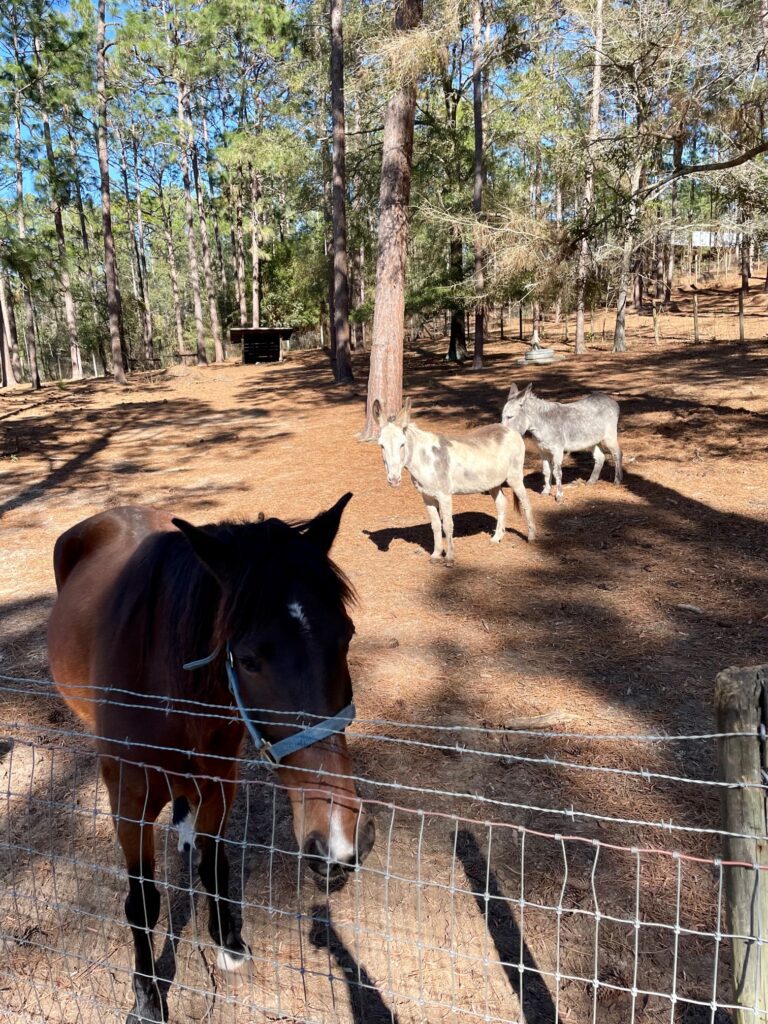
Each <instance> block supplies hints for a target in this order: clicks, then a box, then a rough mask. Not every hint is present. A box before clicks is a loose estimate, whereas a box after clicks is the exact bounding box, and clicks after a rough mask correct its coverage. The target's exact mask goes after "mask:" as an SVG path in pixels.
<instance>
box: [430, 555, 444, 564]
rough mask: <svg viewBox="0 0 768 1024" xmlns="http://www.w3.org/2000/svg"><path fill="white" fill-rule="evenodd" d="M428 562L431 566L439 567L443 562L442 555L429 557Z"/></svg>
mask: <svg viewBox="0 0 768 1024" xmlns="http://www.w3.org/2000/svg"><path fill="white" fill-rule="evenodd" d="M429 560H430V562H431V563H432V565H440V563H441V562H442V560H443V556H442V555H430V556H429Z"/></svg>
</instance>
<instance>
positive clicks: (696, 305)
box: [693, 292, 699, 345]
mask: <svg viewBox="0 0 768 1024" xmlns="http://www.w3.org/2000/svg"><path fill="white" fill-rule="evenodd" d="M693 340H694V342H695V343H696V344H697V345H698V343H699V296H698V295H697V294H696V293H695V292H694V293H693Z"/></svg>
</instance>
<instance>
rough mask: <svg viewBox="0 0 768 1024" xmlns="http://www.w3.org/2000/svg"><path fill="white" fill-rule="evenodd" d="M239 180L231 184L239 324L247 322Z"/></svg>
mask: <svg viewBox="0 0 768 1024" xmlns="http://www.w3.org/2000/svg"><path fill="white" fill-rule="evenodd" d="M240 185H241V182H240V181H235V182H233V184H232V194H233V196H234V202H235V223H234V225H233V227H232V255H233V258H234V261H235V293H236V295H237V307H238V310H239V313H240V326H241V327H245V326H246V325H247V324H248V302H247V300H246V296H245V245H244V244H243V196H242V192H241V191H240Z"/></svg>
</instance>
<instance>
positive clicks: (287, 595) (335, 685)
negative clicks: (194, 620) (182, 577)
mask: <svg viewBox="0 0 768 1024" xmlns="http://www.w3.org/2000/svg"><path fill="white" fill-rule="evenodd" d="M351 497H352V495H351V494H345V495H344V496H343V497H342V498H341V499H340V500H339V501H337V502H336V504H335V505H334V506H333V507H332V508H330V509H328V510H327V511H325V512H321V513H320V515H318V516H316V517H315V518H314V519H311V520H309V522H307V523H303V524H300V525H296V526H291V525H289V524H288V523H284V522H282V521H281V520H279V519H267V520H266V521H264V522H258V523H244V524H242V525H231V524H225V525H223V526H219V527H208V528H205V529H197V528H196V527H194V526H190V524H189V523H185V522H183V521H181V520H174V522H175V524H176V526H177V527H178V528H179V529H180V530H181V531H182V532H183V533H184V534H185V535H186V537H187V539H188V541H189V542H190V544H191V545H192V548H193V550H194V552H195V554H196V555H197V557H198V559H199V560H200V561H201V562H202V563H203V565H204V566H205V568H206V569H207V570H208V571H209V572H210V573H211V575H212V576H213V577H214V578H215V579H216V581H217V582H218V584H219V587H220V590H221V600H220V610H219V621H218V624H217V639H218V640H219V641H220V642H226V643H227V645H228V647H229V650H230V651H231V653H232V659H233V669H234V673H235V679H236V682H237V684H238V686H239V691H240V696H241V700H242V704H243V705H244V707H245V708H246V709H254V710H252V711H250V715H249V717H250V721H251V723H252V725H253V726H255V728H256V729H257V730H258V732H259V733H260V734H261V736H262V737H263V738H264V739H265V740H266V741H267V743H268V744H271V745H272V747H274V748H276V751H277V750H279V749H280V748H279V746H277V745H278V744H279V743H280V741H281V740H285V739H286V738H287V737H296V736H298V735H299V734H300V733H301V732H302V731H303V730H306V729H308V728H309V727H311V726H313V725H318V724H319V723H321V722H324V721H328V720H330V719H333V717H334V716H337V715H339V713H340V712H342V711H346V710H347V709H348V706H349V705H350V704H351V701H352V681H351V678H350V674H349V668H348V666H347V652H348V649H349V644H350V641H351V639H352V636H353V635H354V632H355V627H354V624H353V622H352V619H351V618H350V616H349V614H348V608H349V605H350V604H351V602H352V600H353V592H352V588H351V585H350V584H349V582H348V581H347V579H346V577H345V576H344V575H343V573H342V572H341V571H340V570H339V569H338V568H337V567H336V566H335V565H334V563H333V562H332V561H331V560H330V558H329V557H328V553H329V551H330V548H331V545H332V544H333V541H334V539H335V537H336V533H337V531H338V528H339V523H340V521H341V515H342V512H343V511H344V507H345V506H346V504H347V502H348V501H349V499H350V498H351ZM344 724H345V722H342V723H341V724H340V725H338V727H337V728H335V729H332V730H330V734H328V735H325V736H323V737H319V738H318V739H317V740H316V741H315V742H311V743H310V744H309V745H306V746H303V747H301V748H300V749H291V750H290V751H286V753H285V754H284V756H280V757H279V763H278V765H277V774H278V777H279V778H280V781H281V783H282V784H283V785H284V786H285V787H286V788H287V790H288V795H289V797H290V800H291V804H292V808H293V827H294V832H295V834H296V839H297V841H298V843H299V846H300V848H301V849H302V851H303V853H304V854H305V855H306V857H307V862H308V864H309V866H310V867H311V868H312V870H313V871H314V872H315V873H316V874H318V875H322V876H331V875H336V874H340V873H342V871H343V869H344V868H349V867H353V866H354V865H356V864H358V863H360V862H362V861H363V860H364V858H365V857H366V856H367V854H368V853H369V852H370V850H371V847H372V846H373V840H374V826H373V820H372V819H371V818H369V817H368V815H367V814H365V812H364V811H363V808H362V805H361V802H360V800H359V798H358V796H357V793H356V791H355V784H354V782H353V781H352V776H353V774H354V772H353V769H352V762H351V759H350V756H349V752H348V750H347V741H346V738H345V736H344V731H343V728H344ZM291 746H292V747H293V746H294V745H291ZM267 749H269V748H267Z"/></svg>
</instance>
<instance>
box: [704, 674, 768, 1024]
mask: <svg viewBox="0 0 768 1024" xmlns="http://www.w3.org/2000/svg"><path fill="white" fill-rule="evenodd" d="M715 711H716V716H717V729H718V732H720V733H733V734H734V735H732V736H726V737H724V738H722V739H721V740H720V741H719V765H720V778H721V779H722V781H723V782H728V783H730V785H729V787H728V788H727V789H726V788H723V790H722V819H723V830H724V831H725V832H726V833H736V834H735V835H733V834H732V835H727V834H726V835H725V836H723V860H724V861H726V862H729V861H730V862H733V861H736V862H738V863H739V864H743V865H748V866H744V867H735V866H727V865H726V866H725V868H724V878H725V897H726V903H727V910H728V931H729V932H730V934H731V935H732V936H734V937H733V938H732V939H731V943H732V949H733V988H734V1003H735V1004H736V1005H737V1006H738V1007H739V1010H737V1011H736V1014H735V1017H734V1021H735V1024H758V1022H760V1021H768V789H766V782H765V777H764V773H765V772H766V771H768V755H767V753H766V727H767V726H768V665H759V666H756V667H751V668H727V669H725V671H723V672H721V673H720V674H719V675H718V677H717V682H716V685H715ZM738 734H740V735H738ZM740 837H743V838H740Z"/></svg>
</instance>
